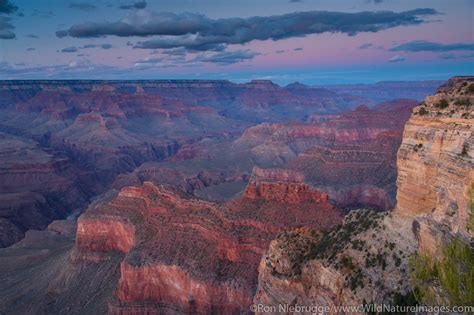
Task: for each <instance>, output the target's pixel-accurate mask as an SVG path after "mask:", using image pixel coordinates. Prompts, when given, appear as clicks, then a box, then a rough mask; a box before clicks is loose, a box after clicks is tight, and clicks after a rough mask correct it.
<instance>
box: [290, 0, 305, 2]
mask: <svg viewBox="0 0 474 315" xmlns="http://www.w3.org/2000/svg"><path fill="white" fill-rule="evenodd" d="M290 2H303V0H290Z"/></svg>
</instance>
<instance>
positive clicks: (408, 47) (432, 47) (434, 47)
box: [389, 40, 474, 52]
mask: <svg viewBox="0 0 474 315" xmlns="http://www.w3.org/2000/svg"><path fill="white" fill-rule="evenodd" d="M389 50H390V51H410V52H419V51H434V52H446V51H455V50H474V43H454V44H442V43H435V42H429V41H425V40H415V41H411V42H408V43H404V44H401V45H398V46H395V47H392V48H390V49H389Z"/></svg>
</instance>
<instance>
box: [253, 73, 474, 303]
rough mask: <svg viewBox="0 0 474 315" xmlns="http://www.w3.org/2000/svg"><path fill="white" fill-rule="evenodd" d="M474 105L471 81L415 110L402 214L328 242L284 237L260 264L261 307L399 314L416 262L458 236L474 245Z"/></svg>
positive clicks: (376, 218) (402, 159) (401, 178)
mask: <svg viewBox="0 0 474 315" xmlns="http://www.w3.org/2000/svg"><path fill="white" fill-rule="evenodd" d="M473 103H474V77H463V78H453V79H451V80H449V81H448V82H447V83H446V84H445V85H443V86H442V87H441V88H439V90H438V91H437V93H436V94H435V95H433V96H429V97H427V98H426V99H425V101H424V103H423V104H421V105H420V106H418V107H416V108H415V109H414V110H413V114H412V116H411V118H410V120H409V121H408V123H407V124H406V126H405V130H404V134H403V140H402V144H401V147H400V149H399V151H398V158H397V167H398V178H397V189H398V191H397V206H396V208H395V210H394V211H391V212H389V213H379V214H375V213H372V212H368V211H367V210H356V211H353V212H351V213H350V214H349V215H348V216H346V218H345V219H344V222H343V224H342V225H340V226H338V227H336V228H333V229H331V230H330V231H329V232H327V233H323V234H320V233H314V232H311V231H309V232H308V230H301V229H299V230H294V231H292V232H287V233H283V234H280V235H279V236H278V237H277V239H275V240H274V241H272V243H271V244H270V248H269V250H268V251H267V253H266V254H265V255H264V257H263V259H262V261H261V263H260V268H259V271H260V273H259V286H258V289H257V294H256V295H255V298H254V303H258V304H264V305H277V304H299V305H347V304H352V305H354V304H355V305H361V304H363V303H366V302H367V303H370V302H375V303H392V304H393V302H394V299H395V297H396V296H398V297H400V296H403V295H405V294H407V293H408V292H410V290H412V288H411V287H410V281H409V279H408V274H407V263H408V258H409V257H410V256H411V255H412V254H413V253H414V252H417V251H420V250H421V251H428V252H429V253H431V254H433V255H434V257H436V254H437V251H438V249H439V248H441V247H442V245H443V244H444V242H446V241H447V240H449V239H450V238H451V237H452V236H454V235H456V236H458V237H460V238H461V239H464V240H467V241H469V240H471V241H472V237H473V234H472V231H471V230H470V229H469V226H470V224H472V220H473V217H472V194H473V191H472V190H473V189H474V187H473V182H474V167H473V166H474V160H473V156H474V136H473V128H474V120H473V119H474V111H473V106H472V105H471V104H473Z"/></svg>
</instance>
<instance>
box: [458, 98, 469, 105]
mask: <svg viewBox="0 0 474 315" xmlns="http://www.w3.org/2000/svg"><path fill="white" fill-rule="evenodd" d="M454 104H456V105H457V106H466V107H469V106H471V101H470V100H469V99H468V98H461V99H458V100H456V102H454Z"/></svg>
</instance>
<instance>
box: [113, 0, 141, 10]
mask: <svg viewBox="0 0 474 315" xmlns="http://www.w3.org/2000/svg"><path fill="white" fill-rule="evenodd" d="M119 8H120V9H122V10H131V9H145V8H146V1H139V2H135V3H133V4H124V5H121V6H120V7H119Z"/></svg>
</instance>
